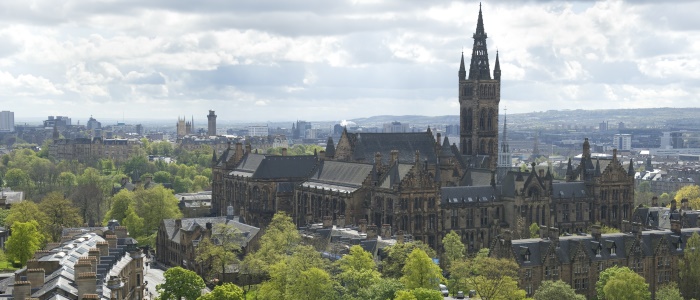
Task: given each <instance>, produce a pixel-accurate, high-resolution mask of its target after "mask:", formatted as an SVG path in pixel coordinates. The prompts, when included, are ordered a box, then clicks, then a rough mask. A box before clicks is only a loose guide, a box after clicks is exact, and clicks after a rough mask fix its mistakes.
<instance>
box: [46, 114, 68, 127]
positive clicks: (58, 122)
mask: <svg viewBox="0 0 700 300" xmlns="http://www.w3.org/2000/svg"><path fill="white" fill-rule="evenodd" d="M70 125H71V120H70V118H69V117H66V116H55V117H54V116H49V118H48V119H47V120H44V128H53V127H54V126H56V127H59V128H65V127H68V126H70Z"/></svg>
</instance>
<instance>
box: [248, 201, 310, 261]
mask: <svg viewBox="0 0 700 300" xmlns="http://www.w3.org/2000/svg"><path fill="white" fill-rule="evenodd" d="M300 241H301V236H300V235H299V231H298V230H297V227H296V226H295V225H294V223H293V222H292V218H290V217H289V216H288V215H287V214H285V213H284V212H278V213H276V214H275V215H274V216H273V217H272V221H271V222H270V224H269V225H268V226H267V228H266V229H265V233H264V234H263V235H262V236H261V237H260V249H258V251H257V252H255V255H256V256H258V258H259V259H260V260H261V261H262V262H264V263H265V267H267V266H271V265H273V264H275V263H277V262H279V261H280V260H282V259H284V257H285V256H286V254H287V253H290V252H291V251H292V249H294V248H295V247H296V246H297V245H298V244H299V242H300Z"/></svg>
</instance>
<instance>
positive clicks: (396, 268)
mask: <svg viewBox="0 0 700 300" xmlns="http://www.w3.org/2000/svg"><path fill="white" fill-rule="evenodd" d="M416 248H419V249H421V250H423V251H424V252H425V253H426V254H427V255H428V256H429V257H436V254H435V251H434V250H433V249H431V248H430V246H428V245H426V244H425V243H423V242H421V241H415V242H408V243H397V244H394V245H392V246H389V247H386V248H385V250H386V252H387V256H386V258H384V259H383V260H382V264H381V272H382V274H383V275H384V276H388V277H392V278H397V279H398V278H400V277H401V276H402V275H403V267H404V265H405V264H406V259H407V258H408V255H409V254H410V253H411V252H413V250H414V249H416Z"/></svg>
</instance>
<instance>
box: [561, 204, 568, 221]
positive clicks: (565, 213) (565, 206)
mask: <svg viewBox="0 0 700 300" xmlns="http://www.w3.org/2000/svg"><path fill="white" fill-rule="evenodd" d="M561 214H562V221H564V222H569V204H563V205H562V209H561Z"/></svg>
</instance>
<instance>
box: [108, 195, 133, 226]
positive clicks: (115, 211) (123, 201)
mask: <svg viewBox="0 0 700 300" xmlns="http://www.w3.org/2000/svg"><path fill="white" fill-rule="evenodd" d="M134 198H135V197H134V193H133V192H131V191H129V190H127V189H122V190H119V192H118V193H117V194H115V195H114V196H112V207H111V208H110V209H109V210H108V211H107V213H106V214H105V223H106V222H108V221H109V220H117V221H119V223H120V224H122V223H123V222H124V218H126V216H127V214H128V211H129V208H130V207H133V206H134V204H135V202H136V200H135V199H134Z"/></svg>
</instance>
